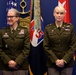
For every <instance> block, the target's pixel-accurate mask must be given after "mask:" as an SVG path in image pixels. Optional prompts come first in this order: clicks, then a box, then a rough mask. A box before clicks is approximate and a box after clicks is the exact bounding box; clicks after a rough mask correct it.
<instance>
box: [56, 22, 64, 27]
mask: <svg viewBox="0 0 76 75" xmlns="http://www.w3.org/2000/svg"><path fill="white" fill-rule="evenodd" d="M55 23H56V24H57V25H58V26H60V25H62V23H63V22H62V21H56V22H55Z"/></svg>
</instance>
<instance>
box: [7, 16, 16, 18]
mask: <svg viewBox="0 0 76 75" xmlns="http://www.w3.org/2000/svg"><path fill="white" fill-rule="evenodd" d="M13 17H17V16H7V18H13Z"/></svg>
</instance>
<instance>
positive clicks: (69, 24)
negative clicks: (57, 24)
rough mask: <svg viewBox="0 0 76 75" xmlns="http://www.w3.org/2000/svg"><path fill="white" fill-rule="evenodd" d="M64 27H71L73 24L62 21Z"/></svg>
mask: <svg viewBox="0 0 76 75" xmlns="http://www.w3.org/2000/svg"><path fill="white" fill-rule="evenodd" d="M64 25H65V27H67V28H73V25H72V24H71V23H64Z"/></svg>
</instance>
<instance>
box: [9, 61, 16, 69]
mask: <svg viewBox="0 0 76 75" xmlns="http://www.w3.org/2000/svg"><path fill="white" fill-rule="evenodd" d="M8 66H9V67H10V68H14V69H15V68H16V66H17V63H16V62H15V61H14V60H10V61H9V62H8Z"/></svg>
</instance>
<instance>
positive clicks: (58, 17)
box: [54, 9, 65, 22]
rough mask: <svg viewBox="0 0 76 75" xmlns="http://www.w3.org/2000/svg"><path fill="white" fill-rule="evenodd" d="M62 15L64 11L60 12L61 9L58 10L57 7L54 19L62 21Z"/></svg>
mask: <svg viewBox="0 0 76 75" xmlns="http://www.w3.org/2000/svg"><path fill="white" fill-rule="evenodd" d="M64 16H65V13H64V12H62V11H60V10H58V9H56V10H55V12H54V17H55V20H56V21H57V22H61V21H63V19H64Z"/></svg>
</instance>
